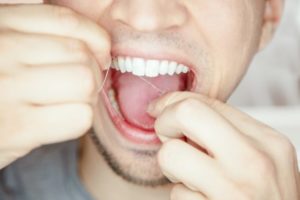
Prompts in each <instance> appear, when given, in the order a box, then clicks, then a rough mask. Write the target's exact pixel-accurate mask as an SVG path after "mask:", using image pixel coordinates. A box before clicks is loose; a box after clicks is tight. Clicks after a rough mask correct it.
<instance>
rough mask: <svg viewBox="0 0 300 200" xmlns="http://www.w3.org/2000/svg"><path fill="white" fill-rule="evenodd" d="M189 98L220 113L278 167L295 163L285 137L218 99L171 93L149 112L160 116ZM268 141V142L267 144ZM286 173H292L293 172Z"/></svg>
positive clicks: (293, 152) (151, 106) (193, 94)
mask: <svg viewBox="0 0 300 200" xmlns="http://www.w3.org/2000/svg"><path fill="white" fill-rule="evenodd" d="M189 98H194V99H198V100H199V101H201V102H204V103H205V104H207V105H208V106H209V107H211V108H212V109H214V110H215V111H217V112H218V113H220V114H221V115H222V116H223V117H224V118H225V119H226V120H228V121H229V122H230V123H231V124H232V125H233V126H235V127H236V128H237V129H239V130H240V133H242V134H244V135H246V136H248V137H249V138H251V141H252V142H255V144H256V145H257V148H260V149H261V151H262V152H266V153H267V154H269V155H270V156H272V157H273V158H274V161H275V162H276V163H277V164H276V165H277V166H278V167H280V166H281V168H282V169H284V168H287V166H286V165H287V164H288V163H291V162H295V160H296V158H295V157H296V156H295V155H296V154H295V149H294V147H293V145H292V144H291V142H290V141H289V140H288V139H287V138H286V137H285V136H283V135H281V134H278V133H277V132H276V131H274V130H273V129H272V128H270V127H268V126H267V125H265V124H263V123H261V122H259V121H257V120H255V119H254V118H252V117H251V116H249V115H247V114H245V113H243V112H241V111H239V110H238V109H236V108H233V107H232V106H230V105H228V104H226V103H223V102H221V101H218V100H216V99H211V98H208V97H205V96H203V95H200V94H197V93H192V92H174V93H169V94H167V95H165V96H163V97H162V98H160V99H159V100H157V101H154V102H153V103H152V104H150V109H149V111H150V113H151V114H152V115H153V116H158V115H159V114H160V113H162V112H163V110H164V109H165V108H167V107H168V106H169V105H172V104H176V103H178V102H180V101H184V100H186V99H189ZM151 108H152V109H151ZM165 140H166V139H165ZM266 141H268V142H267V143H266ZM279 147H280V148H279ZM282 155H287V156H282ZM246 163H247V162H246ZM295 163H296V162H295ZM282 165H284V166H282ZM284 171H286V172H287V173H290V172H291V171H293V170H284Z"/></svg>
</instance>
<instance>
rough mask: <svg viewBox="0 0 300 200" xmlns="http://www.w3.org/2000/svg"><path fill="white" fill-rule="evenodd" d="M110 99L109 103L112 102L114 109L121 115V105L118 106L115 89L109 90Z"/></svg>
mask: <svg viewBox="0 0 300 200" xmlns="http://www.w3.org/2000/svg"><path fill="white" fill-rule="evenodd" d="M108 99H109V101H110V103H111V105H112V107H113V109H114V110H115V111H116V112H118V113H120V107H119V105H118V103H117V100H116V93H115V91H114V89H109V90H108Z"/></svg>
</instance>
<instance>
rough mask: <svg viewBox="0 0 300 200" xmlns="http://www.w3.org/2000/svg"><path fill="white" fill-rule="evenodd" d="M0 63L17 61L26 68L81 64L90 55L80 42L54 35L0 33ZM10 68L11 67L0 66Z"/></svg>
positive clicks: (88, 58)
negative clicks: (26, 66) (57, 64)
mask: <svg viewBox="0 0 300 200" xmlns="http://www.w3.org/2000/svg"><path fill="white" fill-rule="evenodd" d="M0 41H1V47H0V48H1V49H3V51H1V52H2V53H1V55H2V56H1V58H0V60H1V63H5V62H4V60H6V62H7V61H16V60H17V61H18V62H19V63H20V64H25V65H28V66H39V65H45V64H56V63H83V62H88V61H89V60H91V57H92V55H93V54H92V53H91V52H90V51H89V50H88V47H87V46H86V45H85V44H84V43H83V42H82V41H80V40H76V39H72V38H66V37H59V36H55V35H51V36H50V35H41V34H32V33H31V34H28V33H20V32H15V31H14V32H12V31H2V32H1V39H0ZM0 67H2V68H3V67H11V66H0Z"/></svg>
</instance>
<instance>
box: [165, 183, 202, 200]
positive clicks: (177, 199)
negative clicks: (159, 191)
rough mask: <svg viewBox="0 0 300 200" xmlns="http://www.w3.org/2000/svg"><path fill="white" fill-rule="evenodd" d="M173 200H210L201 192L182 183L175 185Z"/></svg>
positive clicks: (172, 192)
mask: <svg viewBox="0 0 300 200" xmlns="http://www.w3.org/2000/svg"><path fill="white" fill-rule="evenodd" d="M170 199H171V200H208V199H207V198H206V197H205V196H204V195H202V194H201V193H200V192H195V191H192V190H190V189H188V188H187V187H185V186H184V185H182V184H178V185H176V186H174V187H173V189H172V191H171V197H170Z"/></svg>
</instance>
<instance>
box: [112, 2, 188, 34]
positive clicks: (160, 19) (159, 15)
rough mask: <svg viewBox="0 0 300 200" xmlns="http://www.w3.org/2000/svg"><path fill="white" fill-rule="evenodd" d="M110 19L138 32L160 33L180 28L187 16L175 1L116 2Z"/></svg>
mask: <svg viewBox="0 0 300 200" xmlns="http://www.w3.org/2000/svg"><path fill="white" fill-rule="evenodd" d="M111 15H112V16H111V17H112V19H113V20H116V21H118V22H120V23H123V24H125V25H127V26H129V27H130V28H132V29H135V30H136V31H140V32H153V31H161V30H166V29H171V28H177V27H180V26H182V25H183V24H184V23H185V21H186V19H187V14H186V10H185V9H184V7H183V6H181V5H180V4H178V2H177V1H176V0H117V1H115V2H114V3H113V4H112V7H111Z"/></svg>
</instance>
